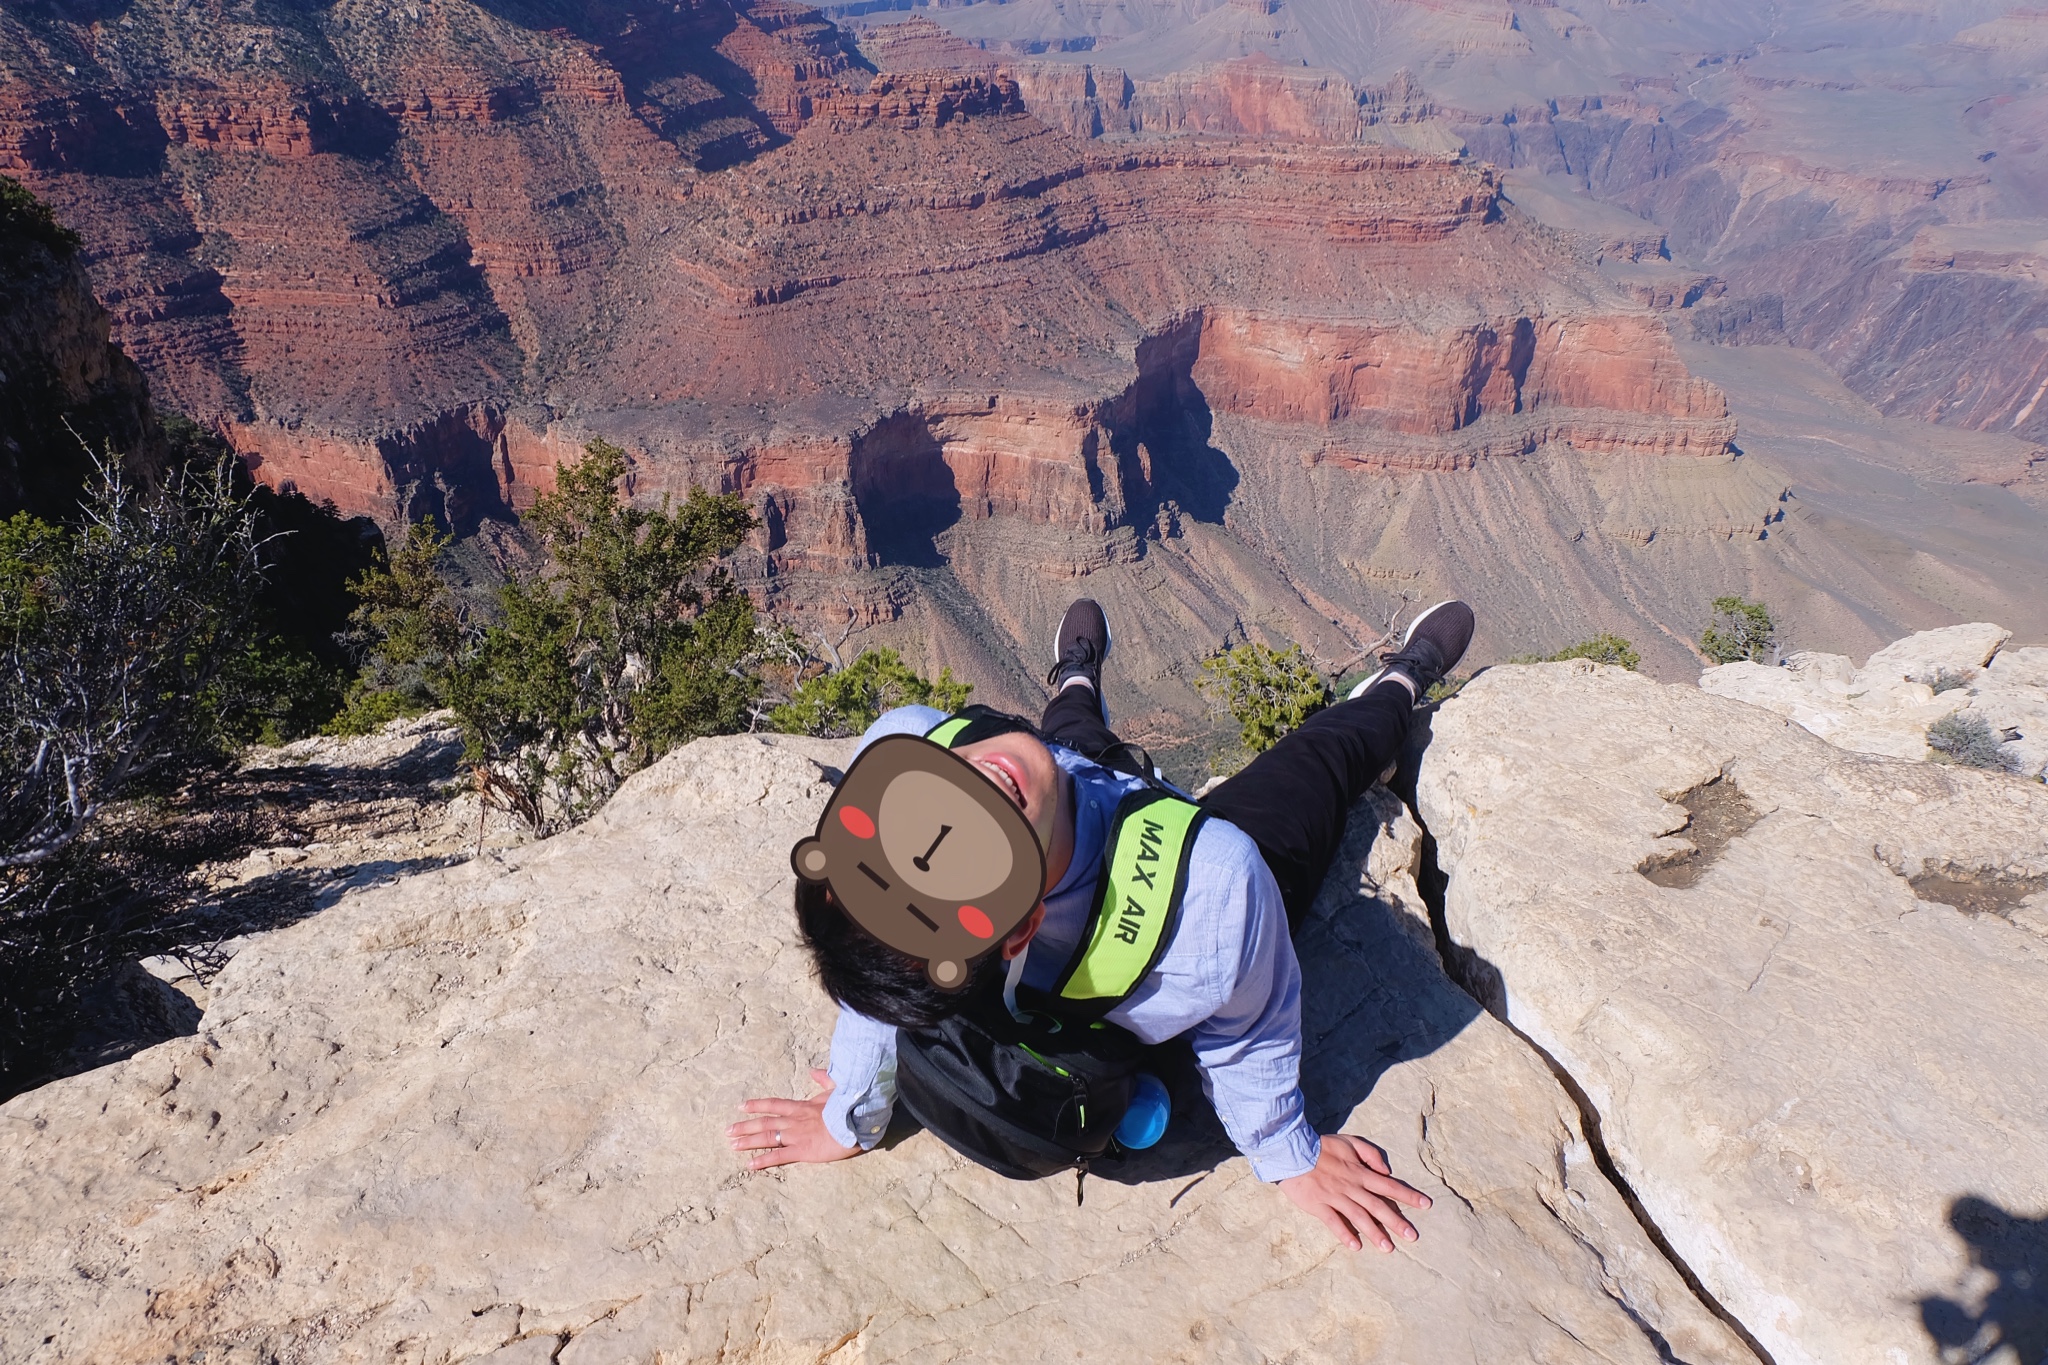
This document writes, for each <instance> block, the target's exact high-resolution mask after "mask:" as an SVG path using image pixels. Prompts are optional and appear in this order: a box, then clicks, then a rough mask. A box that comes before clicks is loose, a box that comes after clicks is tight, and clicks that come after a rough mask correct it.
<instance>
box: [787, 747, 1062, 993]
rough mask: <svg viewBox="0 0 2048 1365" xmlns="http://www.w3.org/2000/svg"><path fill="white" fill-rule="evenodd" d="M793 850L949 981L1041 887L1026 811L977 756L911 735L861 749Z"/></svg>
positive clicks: (804, 869) (849, 904)
mask: <svg viewBox="0 0 2048 1365" xmlns="http://www.w3.org/2000/svg"><path fill="white" fill-rule="evenodd" d="M789 861H790V865H791V866H792V867H794V868H795V869H796V874H797V876H799V877H802V878H804V879H805V880H806V881H813V882H819V881H821V882H826V883H829V884H830V886H831V888H832V896H833V899H835V900H837V901H838V902H839V904H840V906H841V907H842V908H843V909H844V910H845V911H846V913H847V914H849V915H851V916H852V917H853V921H854V923H856V924H858V925H859V926H860V927H861V928H863V929H865V930H866V931H867V932H868V933H870V934H873V935H874V936H875V937H876V938H878V939H880V940H881V941H882V942H884V943H886V944H888V945H889V946H890V947H891V948H894V949H896V950H897V951H898V952H901V953H907V954H909V955H910V956H912V957H916V958H922V959H923V960H924V962H925V972H926V974H927V975H928V976H930V978H931V980H932V984H933V985H935V986H938V987H940V988H942V989H945V990H957V989H958V988H960V987H961V986H964V985H966V984H967V976H968V971H967V969H968V965H969V964H970V963H972V962H973V961H974V960H975V959H976V958H978V957H981V956H983V955H984V954H986V953H988V952H989V951H991V950H992V949H994V948H995V947H996V946H997V945H998V944H1000V943H1001V942H1002V941H1003V939H1004V937H1005V936H1006V935H1007V934H1008V933H1009V932H1010V931H1011V930H1012V929H1014V928H1016V927H1017V925H1018V924H1019V923H1021V922H1022V921H1023V920H1024V918H1025V916H1027V915H1029V914H1030V913H1031V910H1032V907H1033V906H1035V905H1037V904H1038V898H1039V895H1040V894H1041V893H1042V892H1043V890H1044V888H1045V851H1044V850H1043V849H1041V848H1040V847H1039V844H1038V834H1037V832H1036V831H1034V830H1033V829H1032V828H1031V822H1030V821H1028V820H1026V819H1025V818H1024V813H1023V812H1022V811H1020V810H1018V809H1017V808H1016V806H1014V805H1012V804H1011V803H1010V800H1009V798H1008V797H1006V796H1004V795H1003V793H1002V792H1001V791H1000V790H999V789H998V788H997V787H996V785H995V783H993V782H991V781H989V780H988V778H986V777H984V776H982V774H981V772H980V771H979V770H978V769H976V768H975V766H974V765H973V764H971V763H969V762H968V761H967V760H966V759H964V758H961V757H960V756H959V755H958V754H955V753H953V752H952V751H951V750H949V749H946V748H944V747H943V746H941V745H938V744H934V743H932V742H931V741H930V740H928V739H921V738H918V737H917V736H915V735H888V736H885V737H884V738H882V739H878V740H876V741H875V742H874V743H873V744H870V745H869V746H868V747H867V748H866V749H865V750H863V751H862V752H861V756H860V758H859V759H858V760H856V761H855V763H854V765H853V766H852V767H851V768H850V769H848V770H847V774H846V777H845V778H844V780H842V781H841V782H840V784H839V790H838V791H836V792H834V793H833V795H832V800H831V801H830V802H829V803H828V804H827V805H826V807H825V813H824V814H823V815H821V816H819V817H818V830H817V833H815V834H814V835H812V836H811V837H810V838H808V839H805V840H802V841H801V842H799V843H798V844H797V846H796V847H795V848H794V849H792V850H790V855H789Z"/></svg>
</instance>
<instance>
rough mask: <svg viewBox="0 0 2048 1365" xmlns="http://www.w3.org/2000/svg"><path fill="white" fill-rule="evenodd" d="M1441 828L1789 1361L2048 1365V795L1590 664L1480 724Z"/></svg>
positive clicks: (1535, 1024) (1439, 755) (1588, 1067)
mask: <svg viewBox="0 0 2048 1365" xmlns="http://www.w3.org/2000/svg"><path fill="white" fill-rule="evenodd" d="M1921 638H1924V637H1921ZM1895 648H1896V647H1895ZM1972 648H1973V649H1974V648H1976V646H1975V645H1973V646H1972ZM1989 652H1990V646H1988V645H1987V646H1985V647H1984V651H1983V654H1980V655H1979V656H1978V662H1979V663H1981V662H1982V661H1983V658H1984V657H1985V656H1988V654H1989ZM1888 653H1889V651H1888ZM1876 666H1877V661H1873V663H1872V664H1871V665H1866V668H1865V670H1864V671H1865V672H1866V673H1868V672H1869V671H1870V670H1871V669H1872V668H1873V667H1876ZM1687 802H1690V806H1688V805H1687V804H1686V803H1687ZM1419 808H1420V812H1421V815H1422V818H1423V820H1424V823H1425V824H1426V825H1427V826H1428V828H1429V830H1430V832H1431V834H1433V835H1434V836H1435V838H1436V840H1437V841H1438V857H1439V861H1440V865H1441V867H1442V868H1443V870H1444V871H1445V872H1446V873H1447V874H1448V876H1449V888H1448V891H1447V894H1446V904H1445V923H1446V927H1447V929H1448V931H1449V935H1450V937H1451V938H1452V939H1453V940H1454V941H1455V943H1456V944H1458V945H1461V947H1462V948H1463V949H1465V950H1467V951H1469V952H1470V953H1471V954H1473V955H1474V956H1475V957H1476V958H1477V959H1479V960H1480V961H1481V962H1483V963H1484V964H1486V965H1485V966H1476V967H1475V968H1474V969H1473V973H1472V974H1473V975H1475V976H1479V977H1482V978H1489V979H1490V978H1491V977H1492V976H1493V974H1494V973H1497V974H1498V982H1499V987H1498V997H1499V999H1500V1001H1501V1005H1502V1008H1503V1009H1504V1012H1505V1015H1506V1018H1507V1020H1508V1021H1509V1022H1510V1023H1511V1024H1512V1025H1513V1026H1514V1027H1515V1028H1516V1029H1518V1030H1519V1031H1521V1032H1522V1033H1523V1034H1524V1035H1526V1036H1527V1037H1528V1038H1530V1039H1532V1040H1533V1041H1534V1042H1535V1043H1536V1044H1538V1045H1539V1046H1540V1047H1541V1048H1542V1049H1543V1050H1544V1051H1545V1052H1547V1053H1548V1054H1549V1055H1550V1057H1551V1058H1553V1059H1554V1060H1555V1061H1556V1063H1557V1064H1558V1065H1559V1066H1560V1067H1562V1068H1563V1070H1564V1071H1565V1072H1567V1073H1568V1074H1569V1075H1570V1076H1571V1077H1572V1078H1573V1079H1574V1080H1575V1081H1576V1082H1577V1083H1578V1085H1579V1087H1580V1088H1581V1089H1582V1090H1583V1092H1584V1093H1585V1095H1586V1096H1587V1098H1588V1100H1589V1101H1590V1103H1591V1105H1592V1106H1593V1108H1594V1109H1595V1110H1596V1111H1597V1112H1598V1115H1599V1118H1600V1124H1601V1129H1602V1133H1603V1135H1604V1140H1605V1145H1606V1147H1607V1149H1608V1151H1609V1152H1610V1153H1611V1154H1612V1157H1613V1160H1614V1162H1615V1165H1616V1167H1617V1169H1618V1170H1619V1172H1620V1174H1621V1175H1622V1177H1623V1178H1624V1180H1625V1181H1627V1182H1628V1183H1629V1184H1630V1185H1631V1186H1632V1187H1633V1189H1634V1191H1635V1193H1636V1194H1637V1196H1639V1198H1640V1200H1641V1202H1642V1205H1643V1206H1644V1208H1645V1210H1646V1211H1647V1213H1648V1215H1649V1218H1650V1220H1651V1222H1652V1223H1653V1224H1654V1225H1655V1226H1657V1227H1659V1228H1660V1229H1661V1231H1662V1233H1663V1235H1664V1236H1665V1237H1666V1238H1667V1239H1668V1241H1669V1243H1670V1245H1671V1246H1672V1247H1673V1249H1674V1250H1675V1252H1676V1253H1677V1255H1678V1257H1679V1259H1680V1260H1682V1261H1683V1262H1684V1263H1686V1264H1687V1265H1688V1266H1689V1267H1690V1268H1691V1270H1692V1271H1693V1272H1694V1273H1695V1274H1696V1275H1697V1276H1698V1277H1699V1280H1700V1281H1701V1282H1702V1283H1703V1285H1704V1286H1705V1288H1706V1289H1707V1290H1708V1291H1709V1292H1710V1293H1711V1294H1712V1295H1713V1296H1714V1297H1715V1298H1716V1299H1718V1301H1719V1302H1720V1303H1721V1304H1722V1305H1723V1306H1724V1307H1725V1308H1726V1309H1727V1310H1728V1311H1729V1312H1731V1313H1732V1314H1733V1315H1734V1317H1735V1318H1736V1319H1738V1320H1739V1321H1740V1322H1742V1323H1743V1324H1744V1326H1745V1327H1746V1328H1747V1329H1748V1331H1749V1332H1750V1333H1751V1334H1752V1335H1753V1337H1754V1338H1755V1339H1756V1340H1757V1341H1758V1342H1759V1344H1760V1345H1761V1346H1762V1347H1763V1348H1764V1349H1765V1350H1766V1351H1767V1352H1769V1353H1770V1355H1771V1356H1772V1357H1773V1359H1774V1360H1775V1361H1776V1362H1777V1365H1824V1363H1826V1365H1840V1363H1842V1362H1856V1363H1857V1365H1863V1363H1864V1362H1869V1363H1871V1365H1938V1362H1942V1361H1954V1360H1963V1359H1969V1360H1980V1359H1982V1360H1993V1361H1997V1362H1999V1363H2000V1365H2035V1362H2034V1361H2033V1360H2032V1359H2023V1358H2020V1357H2019V1355H2018V1352H2019V1351H2020V1350H2023V1349H2029V1348H2028V1346H2027V1343H2029V1342H2039V1341H2040V1340H2042V1338H2041V1336H2040V1333H2041V1331H2042V1330H2043V1327H2044V1319H2043V1318H2042V1315H2041V1311H2040V1305H2041V1303H2042V1300H2041V1298H2040V1294H2041V1292H2042V1290H2041V1286H2042V1284H2044V1283H2048V1238H2044V1237H2043V1236H2042V1233H2041V1229H2042V1228H2043V1227H2044V1226H2048V1222H2044V1221H2043V1220H2044V1217H2048V1046H2044V1042H2043V1040H2044V1039H2048V891H2044V890H2043V889H2042V888H2044V887H2048V788H2044V787H2043V786H2042V785H2041V784H2039V783H2037V782H2031V781H2023V780H2020V779H2018V778H2015V777H2011V776H2007V775H2004V774H1994V773H1987V772H1980V771H1976V770H1973V769H1968V768H1963V767H1958V766H1943V765H1936V764H1931V763H1925V762H1918V761H1907V760H1903V759H1898V758H1886V757H1877V756H1870V755H1865V754H1859V753H1853V752H1849V751H1848V750H1845V749H1843V748H1839V747H1836V746H1835V745H1833V744H1830V743H1827V742H1824V741H1823V740H1821V739H1820V738H1818V737H1816V736H1815V735H1814V734H1813V733H1811V732H1809V730H1808V729H1805V728H1802V726H1800V725H1798V724H1793V723H1791V722H1790V721H1789V720H1787V719H1784V718H1782V717H1780V716H1777V715H1773V714H1770V713H1768V712H1766V711H1764V710H1760V709H1758V708H1757V707H1755V706H1750V705H1745V704H1742V703H1739V702H1735V701H1730V700H1728V699H1726V698H1724V697H1719V696H1715V695H1712V694H1711V693H1709V692H1706V691H1702V690H1700V689H1699V688H1695V687H1673V686H1662V685H1659V684H1657V683H1655V682H1652V681H1650V680H1649V679H1647V678H1643V677H1640V676H1638V675H1636V674H1633V673H1628V672H1625V671H1623V670H1621V669H1617V668H1611V667H1601V666H1596V665H1593V664H1588V663H1570V664H1546V665H1538V666H1533V667H1503V668H1496V669H1492V670H1489V671H1488V672H1486V673H1484V674H1482V675H1481V676H1479V677H1478V678H1476V679H1475V680H1474V681H1473V682H1471V683H1470V684H1469V685H1468V686H1467V687H1466V688H1465V689H1464V690H1463V691H1462V692H1461V693H1460V694H1459V695H1458V696H1457V698H1456V699H1454V700H1453V701H1451V702H1449V703H1447V704H1446V705H1445V706H1444V707H1443V708H1442V710H1441V712H1440V713H1439V714H1438V715H1437V717H1436V718H1435V723H1434V733H1433V738H1432V742H1431V744H1430V746H1429V748H1428V751H1427V753H1426V755H1425V757H1424V759H1423V764H1422V770H1421V778H1420V783H1419ZM1689 810H1697V812H1698V814H1697V816H1693V815H1689ZM1752 819H1753V823H1750V824H1748V825H1747V827H1746V828H1745V827H1744V823H1745V822H1746V821H1749V820H1752ZM1646 872H1654V873H1656V874H1657V876H1658V878H1659V880H1658V881H1653V880H1652V879H1651V877H1650V876H1649V875H1646ZM1916 881H1917V883H1918V885H1919V887H1920V888H1921V889H1922V890H1925V891H1927V892H1928V894H1930V895H1934V896H1939V897H1947V898H1948V899H1949V902H1950V903H1942V901H1940V900H1931V899H1924V898H1922V896H1921V895H1920V894H1916V886H1915V883H1916ZM1688 882H1689V884H1687V883H1688ZM1660 883H1661V884H1660ZM1955 904H1961V905H1962V906H1963V907H1964V908H1962V909H1957V908H1952V906H1953V905H1955ZM1489 969H1490V970H1489ZM2001 1335H2002V1336H2003V1338H2004V1345H2003V1346H2001V1347H1999V1348H1998V1349H1997V1351H1996V1352H1995V1353H1988V1352H1991V1350H1992V1347H1993V1346H1994V1345H1995V1344H1996V1343H1997V1342H1998V1341H1999V1339H2000V1337H2001ZM1945 1348H1946V1353H1945ZM2038 1349H2039V1347H2038V1346H2036V1347H2033V1348H2031V1350H2030V1354H2031V1353H2032V1352H2034V1351H2038Z"/></svg>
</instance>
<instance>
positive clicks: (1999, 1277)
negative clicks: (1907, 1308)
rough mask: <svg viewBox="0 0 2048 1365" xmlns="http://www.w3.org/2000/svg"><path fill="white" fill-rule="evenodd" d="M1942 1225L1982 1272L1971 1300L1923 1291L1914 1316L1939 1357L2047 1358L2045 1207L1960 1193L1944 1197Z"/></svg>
mask: <svg viewBox="0 0 2048 1365" xmlns="http://www.w3.org/2000/svg"><path fill="white" fill-rule="evenodd" d="M1948 1225H1949V1226H1950V1227H1951V1228H1954V1229H1955V1231H1956V1234H1957V1235H1958V1236H1959V1237H1961V1238H1962V1239H1963V1242H1964V1243H1965V1244H1966V1245H1967V1246H1968V1247H1969V1251H1970V1266H1971V1268H1972V1270H1974V1271H1977V1272H1980V1274H1978V1275H1973V1276H1971V1277H1970V1278H1971V1279H1973V1280H1977V1281H1980V1282H1981V1281H1982V1279H1983V1278H1984V1277H1985V1276H1986V1275H1988V1276H1989V1277H1990V1284H1989V1287H1988V1288H1985V1289H1983V1291H1982V1297H1981V1301H1980V1304H1979V1307H1978V1308H1977V1309H1976V1310H1975V1311H1974V1312H1973V1311H1971V1309H1970V1306H1969V1305H1968V1304H1967V1303H1965V1302H1962V1301H1960V1300H1957V1299H1949V1298H1941V1297H1938V1296H1934V1295H1930V1296H1928V1297H1927V1298H1924V1299H1922V1300H1920V1322H1921V1325H1922V1326H1924V1327H1925V1328H1926V1329H1927V1335H1928V1336H1930V1337H1932V1338H1934V1344H1935V1346H1936V1347H1937V1348H1938V1349H1939V1350H1940V1352H1941V1358H1942V1359H1943V1360H1946V1361H1952V1362H1956V1363H1957V1365H1963V1362H1968V1365H1978V1362H1985V1363H1986V1365H1990V1362H1996V1365H2042V1362H2044V1361H2048V1215H2044V1216H2043V1217H2039V1218H2028V1217H2026V1216H2024V1215H2021V1214H2015V1213H2009V1212H2007V1211H2006V1210H2004V1209H2002V1208H2000V1207H1998V1205H1996V1204H1994V1203H1992V1202H1991V1201H1990V1200H1988V1199H1983V1198H1980V1197H1978V1196H1977V1195H1974V1194H1969V1195H1964V1196H1963V1197H1962V1198H1960V1199H1958V1200H1956V1201H1955V1203H1953V1204H1951V1205H1949V1210H1948ZM1972 1297H1975V1295H1972Z"/></svg>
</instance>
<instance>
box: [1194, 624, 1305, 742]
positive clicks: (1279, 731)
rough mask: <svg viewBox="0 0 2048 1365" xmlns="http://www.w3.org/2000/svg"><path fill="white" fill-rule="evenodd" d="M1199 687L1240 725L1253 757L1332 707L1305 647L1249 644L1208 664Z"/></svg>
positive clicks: (1198, 682) (1197, 683) (1242, 736)
mask: <svg viewBox="0 0 2048 1365" xmlns="http://www.w3.org/2000/svg"><path fill="white" fill-rule="evenodd" d="M1195 686H1196V688H1197V689H1198V690H1200V691H1201V693H1202V694H1203V695H1204V696H1206V697H1208V698H1209V700H1210V701H1211V702H1212V703H1213V704H1215V705H1216V706H1218V707H1220V708H1221V709H1222V710H1223V711H1225V712H1226V713H1228V714H1229V716H1230V718H1231V719H1232V720H1235V721H1236V722H1237V726H1238V736H1239V739H1240V740H1241V741H1242V743H1243V744H1244V747H1245V749H1246V751H1247V752H1250V753H1253V754H1260V753H1264V752H1265V751H1266V750H1268V749H1270V748H1272V747H1273V746H1274V745H1275V744H1277V743H1278V742H1279V741H1280V737H1281V736H1283V735H1285V734H1286V733H1287V732H1288V731H1290V730H1293V729H1296V728H1298V727H1299V726H1300V725H1301V723H1302V722H1303V721H1305V720H1307V719H1308V718H1309V717H1310V716H1312V715H1314V714H1315V713H1316V712H1318V711H1320V710H1322V709H1323V708H1324V707H1325V706H1328V705H1329V704H1330V684H1329V682H1328V680H1326V679H1325V678H1324V677H1323V675H1322V673H1321V672H1320V671H1319V670H1318V669H1317V668H1316V666H1315V664H1314V663H1312V662H1311V661H1310V659H1309V657H1308V655H1307V654H1305V653H1303V652H1302V648H1301V646H1300V645H1289V646H1288V647H1287V648H1286V649H1273V648H1270V647H1269V646H1266V645H1262V644H1260V643H1259V642H1258V641H1256V640H1251V641H1247V642H1246V643H1244V644H1241V645H1238V646H1236V647H1235V648H1233V649H1227V650H1224V651H1222V652H1221V653H1218V654H1216V655H1215V656H1213V657H1212V658H1209V659H1207V660H1205V661H1203V664H1202V676H1201V677H1200V678H1199V679H1198V680H1197V681H1196V683H1195Z"/></svg>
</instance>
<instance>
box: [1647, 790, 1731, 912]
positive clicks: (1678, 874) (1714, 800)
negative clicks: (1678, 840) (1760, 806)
mask: <svg viewBox="0 0 2048 1365" xmlns="http://www.w3.org/2000/svg"><path fill="white" fill-rule="evenodd" d="M1673 804H1675V805H1679V806H1683V807H1685V813H1686V814H1687V815H1688V816H1690V817H1691V818H1690V819H1688V820H1687V821H1686V822H1685V827H1684V829H1682V830H1680V831H1678V832H1679V833H1681V834H1683V835H1685V837H1686V838H1687V839H1689V840H1691V842H1692V848H1691V849H1690V850H1688V851H1686V852H1682V853H1678V854H1659V855H1656V856H1653V857H1651V858H1648V859H1646V860H1644V861H1643V862H1642V863H1640V864H1639V865H1638V866H1637V867H1636V871H1638V872H1640V873H1642V874H1643V875H1644V876H1645V877H1647V878H1649V879H1650V880H1651V881H1653V882H1655V883H1656V884H1657V885H1658V886H1668V887H1674V888H1677V889H1681V890H1682V889H1684V888H1685V887H1688V886H1691V885H1692V884H1693V883H1694V882H1696V881H1698V880H1699V879H1700V874H1701V873H1703V872H1705V871H1706V870H1707V869H1708V868H1709V867H1711V866H1713V863H1714V860H1715V859H1716V858H1719V857H1720V856H1721V854H1722V853H1723V852H1725V851H1726V850H1727V848H1728V845H1730V844H1732V843H1734V842H1735V841H1736V840H1737V839H1738V838H1740V837H1741V836H1742V835H1743V833H1744V832H1746V831H1747V830H1748V829H1749V827H1750V826H1751V825H1754V824H1755V823H1756V822H1757V820H1758V819H1759V818H1760V817H1759V816H1758V814H1757V809H1756V807H1755V806H1752V805H1750V804H1749V798H1748V797H1746V796H1744V795H1743V794H1742V788H1740V787H1738V786H1736V785H1735V779H1734V778H1732V777H1728V776H1726V775H1725V774H1724V775H1723V776H1720V777H1714V778H1710V779H1708V780H1707V781H1705V782H1702V783H1700V785H1699V786H1697V787H1694V788H1693V789H1692V790H1691V791H1689V792H1686V793H1685V794H1684V795H1682V796H1680V797H1679V798H1678V799H1677V800H1676V801H1675V802H1674V803H1673Z"/></svg>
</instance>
